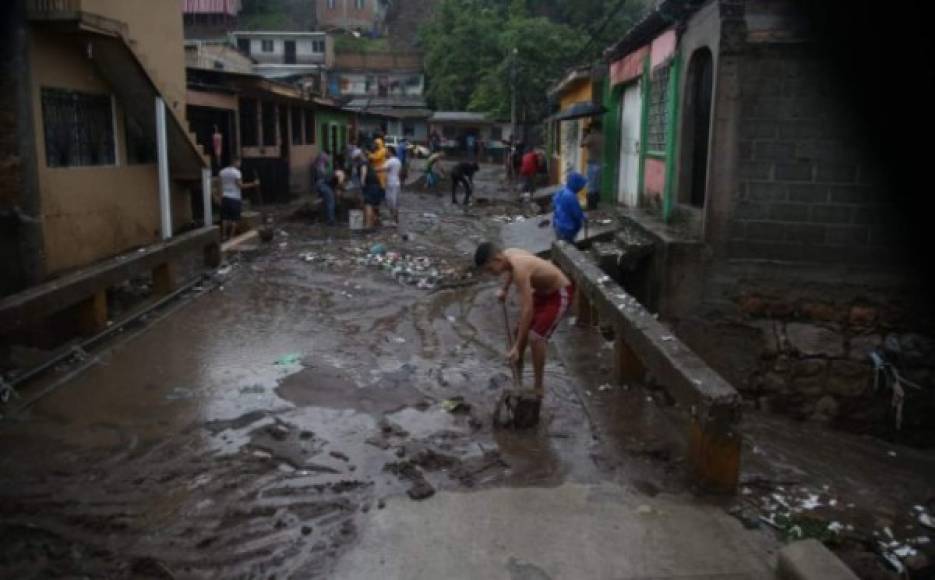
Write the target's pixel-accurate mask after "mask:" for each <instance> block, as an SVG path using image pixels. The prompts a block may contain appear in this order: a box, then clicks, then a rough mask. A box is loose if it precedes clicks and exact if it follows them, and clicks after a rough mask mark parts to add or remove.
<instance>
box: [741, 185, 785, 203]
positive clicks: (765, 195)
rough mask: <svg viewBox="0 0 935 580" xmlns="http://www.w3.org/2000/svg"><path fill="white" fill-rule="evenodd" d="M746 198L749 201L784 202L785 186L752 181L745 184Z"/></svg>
mask: <svg viewBox="0 0 935 580" xmlns="http://www.w3.org/2000/svg"><path fill="white" fill-rule="evenodd" d="M747 198H748V199H750V200H751V201H785V200H786V186H785V185H784V184H782V183H774V182H771V181H766V182H759V181H753V182H750V183H748V184H747Z"/></svg>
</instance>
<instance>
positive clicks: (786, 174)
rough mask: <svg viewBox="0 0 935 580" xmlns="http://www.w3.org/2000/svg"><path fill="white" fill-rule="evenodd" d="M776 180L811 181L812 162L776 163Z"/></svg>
mask: <svg viewBox="0 0 935 580" xmlns="http://www.w3.org/2000/svg"><path fill="white" fill-rule="evenodd" d="M775 177H776V180H777V181H811V180H812V164H811V163H808V162H801V161H800V162H796V163H777V164H776V175H775Z"/></svg>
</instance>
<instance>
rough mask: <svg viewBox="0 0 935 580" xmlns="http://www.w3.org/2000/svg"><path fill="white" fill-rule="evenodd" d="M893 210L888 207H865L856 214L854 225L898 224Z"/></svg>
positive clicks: (858, 209) (860, 208)
mask: <svg viewBox="0 0 935 580" xmlns="http://www.w3.org/2000/svg"><path fill="white" fill-rule="evenodd" d="M898 221H899V220H898V217H897V216H896V215H895V213H894V211H893V209H892V208H891V207H889V206H886V205H865V206H863V207H858V208H857V211H856V212H855V213H854V223H855V224H859V225H877V224H894V223H898Z"/></svg>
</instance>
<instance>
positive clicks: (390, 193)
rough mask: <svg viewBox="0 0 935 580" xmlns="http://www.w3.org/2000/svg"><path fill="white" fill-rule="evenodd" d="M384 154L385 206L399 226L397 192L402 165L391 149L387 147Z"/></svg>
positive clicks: (400, 184) (399, 186) (399, 187)
mask: <svg viewBox="0 0 935 580" xmlns="http://www.w3.org/2000/svg"><path fill="white" fill-rule="evenodd" d="M386 152H387V159H386V162H384V164H383V169H384V170H385V171H386V206H387V207H388V208H390V213H391V214H392V215H393V222H395V223H396V225H397V226H399V191H400V189H402V182H401V181H400V179H399V173H400V171H402V168H403V164H402V162H400V160H399V158H398V157H397V156H396V151H394V150H393V148H392V147H387V148H386Z"/></svg>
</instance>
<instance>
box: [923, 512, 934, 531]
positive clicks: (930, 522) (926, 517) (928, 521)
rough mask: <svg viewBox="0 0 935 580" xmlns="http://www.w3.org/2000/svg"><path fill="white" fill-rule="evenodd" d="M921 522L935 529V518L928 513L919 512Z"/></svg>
mask: <svg viewBox="0 0 935 580" xmlns="http://www.w3.org/2000/svg"><path fill="white" fill-rule="evenodd" d="M919 523H920V524H922V525H923V526H925V527H926V528H928V529H930V530H935V520H933V519H932V516H930V515H928V514H927V513H921V514H919Z"/></svg>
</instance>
